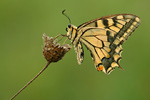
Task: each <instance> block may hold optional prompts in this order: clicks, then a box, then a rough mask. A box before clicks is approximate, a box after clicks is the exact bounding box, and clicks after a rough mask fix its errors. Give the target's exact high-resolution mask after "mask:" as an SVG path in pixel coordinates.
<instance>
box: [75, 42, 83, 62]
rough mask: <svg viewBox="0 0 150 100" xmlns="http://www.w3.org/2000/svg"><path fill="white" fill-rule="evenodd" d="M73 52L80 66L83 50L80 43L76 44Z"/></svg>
mask: <svg viewBox="0 0 150 100" xmlns="http://www.w3.org/2000/svg"><path fill="white" fill-rule="evenodd" d="M75 51H76V55H77V61H78V64H81V63H82V62H83V59H84V50H83V46H82V44H81V42H78V44H77V45H76V46H75Z"/></svg>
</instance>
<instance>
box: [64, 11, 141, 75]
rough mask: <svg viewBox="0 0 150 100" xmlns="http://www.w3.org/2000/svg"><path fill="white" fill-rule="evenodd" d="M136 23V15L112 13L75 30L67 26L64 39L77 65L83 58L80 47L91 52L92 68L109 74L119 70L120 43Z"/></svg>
mask: <svg viewBox="0 0 150 100" xmlns="http://www.w3.org/2000/svg"><path fill="white" fill-rule="evenodd" d="M64 12H65V10H64V11H63V14H64V15H65V16H66V17H68V16H67V15H66V14H65V13H64ZM68 19H69V21H70V18H69V17H68ZM70 23H71V21H70ZM139 24H140V18H139V17H138V16H136V15H133V14H115V15H110V16H105V17H100V18H97V19H94V20H91V21H88V22H86V23H83V24H81V25H79V26H78V27H76V26H74V25H72V24H69V25H68V26H67V28H66V30H67V37H68V39H69V40H70V41H71V43H72V44H73V45H74V47H75V51H76V55H77V61H78V63H79V64H81V63H82V62H83V59H84V49H83V46H82V44H84V45H85V46H86V47H87V49H88V50H89V51H90V53H91V57H92V59H93V61H94V65H95V68H96V69H97V70H98V71H103V72H104V73H105V74H110V72H112V71H113V70H114V69H115V67H116V66H117V67H119V68H121V69H123V68H122V67H121V66H120V64H119V62H120V60H121V58H122V57H121V53H122V50H123V49H122V44H123V43H124V42H125V41H126V40H127V39H128V37H129V36H130V35H131V34H132V32H133V31H134V30H135V29H136V28H137V27H138V26H139Z"/></svg>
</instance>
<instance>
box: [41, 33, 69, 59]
mask: <svg viewBox="0 0 150 100" xmlns="http://www.w3.org/2000/svg"><path fill="white" fill-rule="evenodd" d="M43 40H44V47H43V55H44V57H45V59H46V60H47V61H49V62H57V61H59V60H60V59H62V57H63V56H64V55H65V54H66V53H67V52H68V51H69V50H70V49H71V46H70V45H68V44H64V45H62V46H61V45H60V44H58V43H57V40H55V39H54V38H53V37H48V36H47V35H46V34H43Z"/></svg>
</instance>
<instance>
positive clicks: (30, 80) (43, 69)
mask: <svg viewBox="0 0 150 100" xmlns="http://www.w3.org/2000/svg"><path fill="white" fill-rule="evenodd" d="M50 63H51V62H47V64H46V66H45V67H44V68H43V69H42V70H41V71H40V72H39V73H38V74H37V75H36V76H35V77H34V78H33V79H31V80H30V81H29V82H28V83H27V84H26V85H25V86H24V87H23V88H22V89H20V90H19V91H18V92H17V93H16V94H15V95H14V96H13V97H12V98H11V99H10V100H13V99H14V98H15V97H16V96H17V95H19V94H20V93H21V92H22V91H23V90H24V89H25V88H26V87H27V86H28V85H30V84H31V83H32V82H33V81H34V80H35V79H36V78H37V77H38V76H39V75H40V74H41V73H43V71H44V70H45V69H46V68H47V67H48V66H49V64H50Z"/></svg>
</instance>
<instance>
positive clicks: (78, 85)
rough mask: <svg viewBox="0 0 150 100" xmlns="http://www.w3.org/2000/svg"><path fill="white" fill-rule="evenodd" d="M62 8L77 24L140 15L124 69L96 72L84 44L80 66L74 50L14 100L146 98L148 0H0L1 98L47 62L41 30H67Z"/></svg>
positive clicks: (149, 85)
mask: <svg viewBox="0 0 150 100" xmlns="http://www.w3.org/2000/svg"><path fill="white" fill-rule="evenodd" d="M63 9H66V13H67V14H68V15H69V16H70V18H71V20H72V23H73V24H74V25H76V26H78V25H80V24H82V23H83V22H86V21H89V20H92V19H95V18H97V17H102V16H106V15H111V14H118V13H130V14H135V15H137V16H139V17H140V18H141V25H140V26H139V28H138V29H137V30H136V31H135V32H134V33H133V34H132V36H131V37H130V38H129V39H128V41H127V42H125V44H124V45H123V51H124V52H123V53H122V57H123V59H122V60H121V66H122V67H123V68H124V69H125V71H122V70H120V69H118V68H116V70H115V71H113V72H112V73H111V74H110V75H105V74H104V73H103V72H97V70H96V69H95V67H94V64H93V61H92V59H91V57H90V53H89V51H87V49H85V59H84V62H83V64H81V65H78V63H77V61H76V54H75V52H74V49H72V50H71V51H69V52H68V53H67V54H66V55H65V57H64V58H63V59H62V60H61V61H59V62H57V63H53V64H51V65H50V66H49V67H48V69H47V70H46V71H45V72H44V73H42V75H41V76H40V77H38V79H37V80H35V81H34V82H33V83H32V84H31V85H30V86H29V87H27V88H26V89H25V90H24V91H23V92H22V93H21V94H20V95H18V96H17V97H16V99H15V100H150V78H149V77H150V64H149V62H150V39H149V38H150V31H149V29H150V28H149V23H150V20H149V19H150V18H149V17H150V13H149V10H150V1H149V0H0V100H8V99H9V98H11V97H12V96H13V95H14V94H15V93H16V92H17V91H18V90H19V89H21V88H22V87H23V86H24V85H25V84H26V83H27V82H28V81H29V80H31V79H32V78H33V77H34V76H35V75H36V74H37V73H38V72H39V71H40V70H41V69H42V68H43V67H44V66H45V64H46V60H45V59H44V57H43V55H42V46H43V40H42V35H43V33H46V34H47V35H48V36H56V35H58V34H66V31H65V28H66V26H67V25H68V19H67V18H65V17H64V16H63V15H62V13H61V12H62V10H63Z"/></svg>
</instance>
